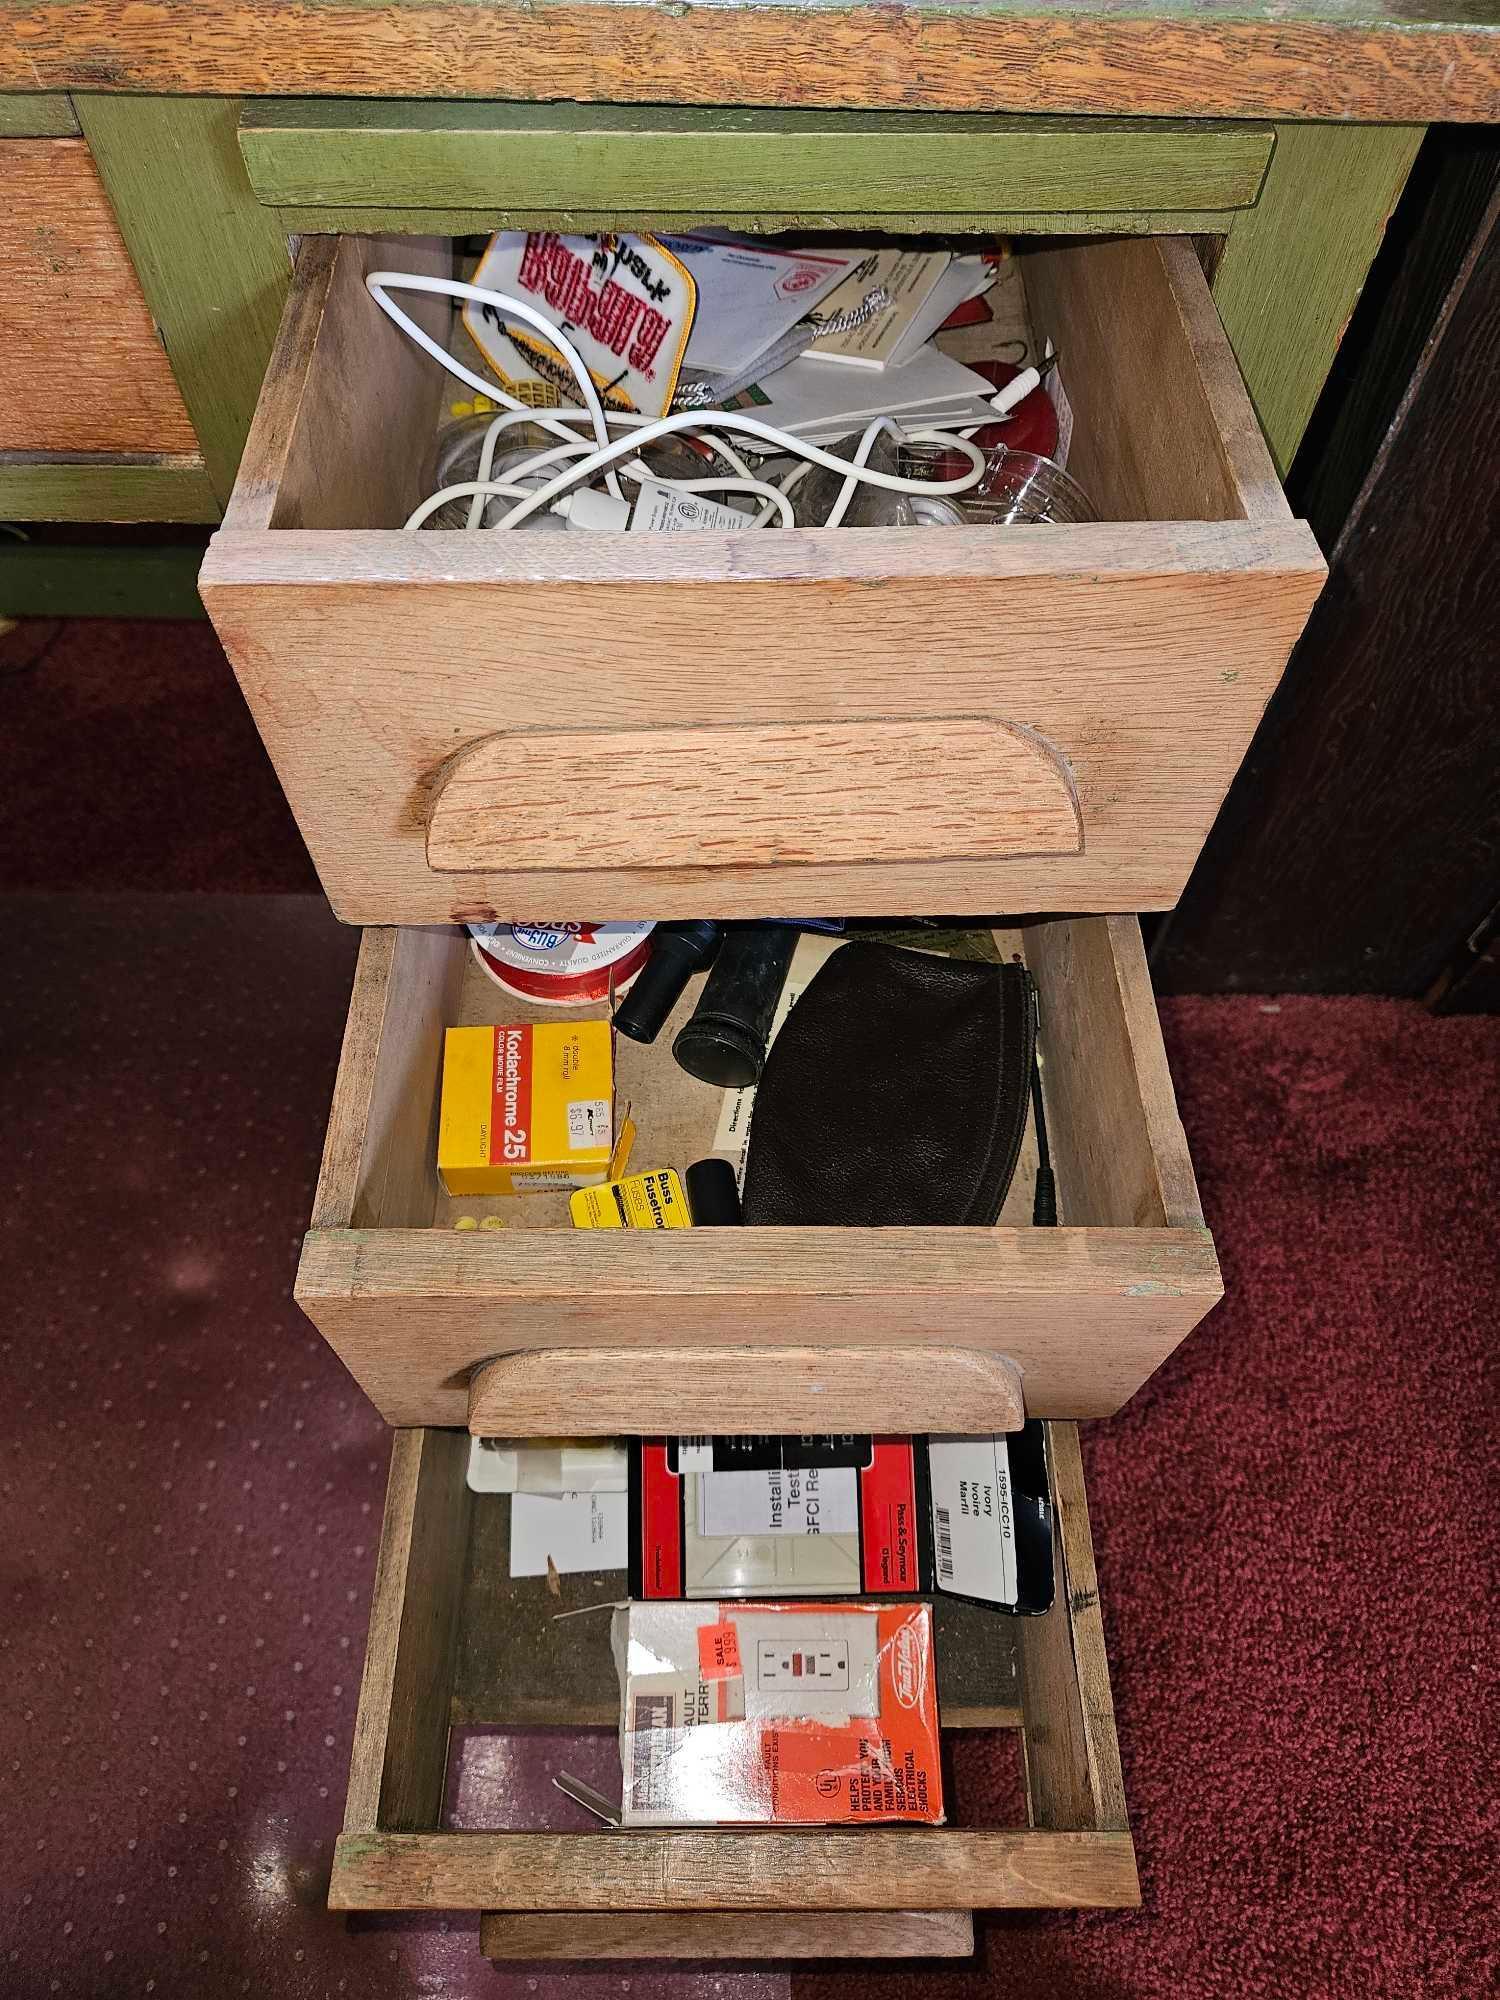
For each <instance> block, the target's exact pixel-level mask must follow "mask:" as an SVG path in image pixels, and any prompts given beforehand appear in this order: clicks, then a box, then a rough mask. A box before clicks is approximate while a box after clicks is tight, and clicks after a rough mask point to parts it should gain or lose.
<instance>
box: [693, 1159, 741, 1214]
mask: <svg viewBox="0 0 1500 2000" xmlns="http://www.w3.org/2000/svg"><path fill="white" fill-rule="evenodd" d="M685 1178H686V1180H687V1198H688V1209H689V1211H690V1212H691V1214H692V1218H693V1227H694V1229H737V1228H738V1227H739V1226H740V1225H741V1224H742V1223H743V1222H744V1220H745V1218H744V1215H743V1214H742V1213H741V1210H740V1190H739V1184H738V1182H737V1181H736V1180H735V1177H734V1168H733V1167H732V1166H730V1164H729V1162H728V1160H719V1159H709V1160H694V1162H693V1164H692V1165H691V1166H690V1167H689V1168H688V1170H687V1174H686V1177H685Z"/></svg>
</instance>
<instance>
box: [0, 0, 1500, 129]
mask: <svg viewBox="0 0 1500 2000" xmlns="http://www.w3.org/2000/svg"><path fill="white" fill-rule="evenodd" d="M6 30H7V32H6V34H5V36H4V37H3V38H0V88H6V89H21V90H68V89H79V90H90V91H95V90H99V89H101V88H104V89H109V90H125V91H129V90H136V91H140V90H161V91H199V92H230V93H240V92H244V93H247V94H251V95H257V94H258V95H288V96H294V95H304V96H354V97H388V96H409V97H431V96H433V95H434V94H439V95H441V94H454V95H462V96H473V97H501V98H526V97H530V98H595V99H602V100H605V101H610V100H618V101H625V100H634V101H638V102H655V103H676V102H681V103H690V104H724V105H734V104H744V103H747V102H748V103H757V104H767V103H769V104H775V105H798V104H803V105H820V104H829V105H868V106H872V107H881V106H890V107H893V108H897V109H909V110H928V109H931V110H979V111H1025V112H1033V111H1054V112H1071V111H1077V112H1086V113H1120V114H1125V115H1130V116H1136V117H1158V118H1160V117H1166V118H1170V117H1190V118H1196V117H1208V118H1215V117H1228V118H1235V117H1277V116H1282V117H1288V118H1331V119H1333V118H1337V119H1349V120H1358V119H1367V120H1372V121H1380V120H1396V119H1452V120H1477V121H1479V122H1485V121H1488V120H1493V119H1494V118H1495V117H1496V114H1497V106H1500V54H1497V50H1496V36H1495V33H1494V27H1493V22H1492V20H1491V19H1490V18H1489V17H1488V15H1487V14H1486V13H1484V12H1483V11H1482V10H1479V11H1476V10H1474V9H1471V8H1466V7H1464V6H1463V5H1461V4H1457V0H1455V4H1453V5H1452V6H1451V7H1447V8H1445V7H1443V6H1441V5H1427V4H1424V0H1384V4H1383V5H1381V6H1380V7H1379V8H1378V10H1377V9H1374V8H1371V9H1368V10H1366V9H1351V8H1348V7H1347V6H1344V5H1342V4H1340V0H1293V4H1291V5H1280V4H1276V3H1275V0H1197V4H1193V5H1185V4H1183V0H1155V4H1152V5H1142V6H1141V8H1140V10H1139V11H1138V12H1137V13H1135V14H1134V15H1123V14H1121V13H1119V12H1118V11H1117V10H1115V9H1112V8H1107V7H1105V6H1102V5H1101V6H1098V7H1077V6H1074V7H1069V6H1067V5H1066V4H1065V0H1062V4H1054V5H1051V6H1048V5H1046V4H1040V0H1012V3H1011V4H1004V0H998V3H997V0H991V4H989V5H986V6H984V7H974V8H964V9H963V10H961V11H958V12H955V11H953V10H952V9H951V8H947V7H944V6H943V5H942V4H941V0H915V3H914V4H912V5H909V6H904V7H902V8H900V9H890V10H886V9H882V8H872V7H869V6H862V5H857V4H850V0H840V3H839V4H833V5H829V6H821V7H820V6H811V5H806V6H784V7H776V6H739V7H733V8H727V7H710V8H699V7H694V8H689V9H687V10H685V11H683V12H680V13H679V12H677V11H676V10H675V9H674V10H670V11H669V10H664V9H659V8H653V7H646V6H642V5H639V4H606V3H605V0H559V4H556V5H552V6H549V7H548V9H547V32H546V33H545V35H542V34H538V32H537V27H536V19H535V15H534V13H533V12H532V10H531V9H530V8H528V7H524V6H521V5H517V4H515V0H486V4H481V5H477V6H476V5H463V4H461V0H410V3H409V4H400V0H256V4H254V5H251V4H248V0H156V4H154V5H151V6H132V7H121V6H119V5H118V4H117V0H15V4H12V5H11V6H10V7H9V8H8V9H7V12H6Z"/></svg>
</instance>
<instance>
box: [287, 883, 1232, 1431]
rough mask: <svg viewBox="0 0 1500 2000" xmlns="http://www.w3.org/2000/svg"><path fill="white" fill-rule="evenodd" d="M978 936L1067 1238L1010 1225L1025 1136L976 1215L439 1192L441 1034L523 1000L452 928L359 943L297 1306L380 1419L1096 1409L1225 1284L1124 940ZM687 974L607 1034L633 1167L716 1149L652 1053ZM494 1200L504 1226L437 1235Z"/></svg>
mask: <svg viewBox="0 0 1500 2000" xmlns="http://www.w3.org/2000/svg"><path fill="white" fill-rule="evenodd" d="M996 937H997V939H998V941H999V942H1000V945H1001V949H1002V951H1003V952H1005V953H1006V954H1012V953H1014V954H1018V955H1023V956H1024V958H1025V960H1026V962H1027V963H1028V965H1029V966H1030V968H1031V971H1032V973H1033V975H1034V977H1035V979H1036V982H1037V987H1038V993H1039V1001H1040V1011H1041V1021H1042V1035H1043V1051H1044V1057H1045V1067H1044V1070H1043V1078H1044V1092H1045V1098H1046V1105H1047V1120H1048V1127H1049V1133H1050V1138H1051V1150H1052V1159H1053V1165H1054V1167H1055V1170H1056V1175H1057V1185H1058V1199H1059V1205H1060V1214H1061V1221H1062V1225H1063V1226H1061V1227H1059V1228H1055V1229H1054V1228H1035V1227H1032V1226H1031V1212H1032V1211H1031V1191H1032V1184H1033V1180H1034V1174H1035V1153H1034V1151H1033V1150H1032V1147H1031V1141H1030V1139H1029V1137H1028V1142H1027V1148H1026V1150H1025V1151H1024V1152H1023V1156H1022V1161H1021V1165H1020V1167H1019V1169H1018V1171H1017V1174H1016V1177H1015V1181H1014V1183H1013V1185H1012V1189H1011V1193H1010V1196H1009V1198H1008V1200H1007V1203H1006V1206H1005V1209H1004V1211H1003V1212H1002V1215H1001V1218H1000V1224H999V1226H998V1227H996V1228H993V1229H966V1228H954V1229H911V1228H907V1229H789V1228H774V1229H773V1228H757V1229H715V1230H706V1229H705V1230H682V1231H677V1230H673V1231H667V1232H665V1233H661V1232H654V1231H653V1232H633V1231H623V1232H622V1231H615V1230H575V1229H573V1228H572V1227H571V1226H570V1224H569V1220H568V1211H567V1206H566V1197H565V1196H562V1195H543V1194H533V1195H524V1196H519V1197H506V1198H494V1199H491V1200H488V1201H484V1200H476V1199H475V1198H473V1197H469V1196H466V1197H462V1198H460V1199H452V1198H450V1197H448V1196H447V1195H445V1194H444V1193H443V1192H442V1190H441V1189H440V1187H439V1184H438V1181H437V1176H436V1171H435V1167H434V1158H435V1145H436V1125H437V1107H438V1094H439V1081H440V1074H441V1065H442V1042H443V1031H444V1029H445V1028H447V1027H449V1026H450V1025H455V1024H458V1023H461V1022H476V1021H477V1022H485V1021H490V1022H492V1021H496V1020H499V1019H507V1020H508V1019H512V1018H519V1017H522V1016H524V1013H525V1009H524V1008H523V1007H521V1006H520V1005H519V1003H516V1002H513V1001H511V1000H509V999H508V998H507V996H505V995H504V994H502V993H500V992H499V991H498V990H497V989H496V988H495V987H494V986H493V985H492V984H491V983H490V982H489V981H488V979H487V978H486V976H485V975H484V974H483V972H482V971H481V970H480V969H479V968H478V967H477V965H476V964H475V963H474V960H473V957H472V955H471V953H470V952H469V950H468V948H467V939H466V937H465V935H464V934H463V933H462V932H458V931H452V930H415V929H409V930H371V931H369V932H367V933H366V936H365V939H364V944H363V949H362V952H361V956H360V962H359V970H358V974H357V977H356V981H355V991H354V998H353V1002H352V1005H351V1008H350V1014H349V1025H348V1030H347V1033H346V1035H345V1040H344V1049H343V1055H342V1059H341V1062H340V1067H339V1076H338V1083H337V1088H336V1092H335V1098H334V1106H333V1113H332V1118H331V1121H330V1124H329V1131H328V1143H327V1149H326V1152H325V1154H324V1161H323V1172H322V1176H321V1179H320V1182H319V1187H318V1194H317V1200H316V1208H315V1213H314V1216H313V1227H312V1230H311V1232H310V1234H309V1235H308V1237H307V1240H306V1244H305V1247H304V1249H303V1253H302V1261H301V1268H300V1271H299V1274H298V1279H297V1297H298V1299H299V1301H300V1303H301V1305H302V1307H303V1309H304V1311H306V1312H307V1314H308V1315H309V1316H310V1318H312V1319H313V1321H314V1322H315V1323H316V1324H317V1326H318V1327H319V1329H320V1330H321V1331H322V1333H323V1334H324V1335H325V1336H326V1338H327V1339H328V1340H329V1341H330V1342H331V1343H332V1345H333V1346H334V1348H336V1349H337V1351H338V1353H339V1355H340V1357H341V1359H342V1360H343V1361H344V1363H345V1365H346V1366H347V1367H348V1368H349V1370H350V1372H351V1373H352V1374H353V1375H354V1377H355V1379H356V1380H357V1381H358V1382H359V1384H360V1386H361V1387H362V1388H363V1389H364V1391H365V1393H366V1394H367V1395H368V1396H369V1397H370V1398H371V1400H372V1401H373V1402H374V1403H375V1405H376V1407H377V1408H378V1409H379V1410H380V1411H381V1413H382V1415H383V1416H384V1417H385V1418H386V1419H387V1421H388V1422H390V1423H393V1424H463V1423H465V1422H472V1424H473V1426H474V1428H475V1429H476V1431H478V1432H481V1433H502V1434H514V1435H531V1436H546V1435H550V1434H555V1433H557V1432H559V1431H563V1432H569V1433H576V1432H594V1433H599V1434H608V1433H611V1432H615V1431H622V1430H623V1431H643V1432H652V1431H656V1430H663V1429H665V1430H671V1431H679V1432H680V1431H689V1432H691V1431H703V1430H712V1429H716V1428H717V1429H722V1428H724V1426H725V1422H726V1421H727V1419H726V1417H725V1412H726V1411H729V1410H733V1411H734V1413H735V1418H736V1421H735V1424H734V1426H733V1427H734V1428H737V1429H744V1430H769V1431H793V1432H801V1431H825V1430H837V1429H841V1428H848V1429H852V1430H860V1431H868V1430H876V1431H880V1430H891V1431H913V1430H916V1431H959V1432H962V1431H983V1430H997V1429H1003V1428H1006V1427H1007V1421H1008V1420H1007V1419H1006V1417H1005V1412H1006V1411H1007V1410H1009V1409H1011V1408H1012V1407H1013V1404H1014V1401H1015V1397H1014V1390H1015V1386H1016V1378H1017V1376H1018V1377H1019V1387H1020V1390H1021V1392H1022V1394H1023V1395H1024V1401H1025V1407H1026V1409H1027V1410H1028V1411H1029V1412H1030V1414H1032V1415H1034V1416H1042V1417H1077V1416H1104V1415H1108V1414H1109V1413H1110V1412H1111V1411H1113V1410H1116V1409H1118V1408H1119V1406H1120V1405H1121V1404H1122V1403H1123V1402H1124V1401H1125V1400H1126V1399H1127V1398H1128V1397H1129V1396H1131V1395H1132V1394H1133V1393H1134V1392H1135V1390H1136V1389H1137V1388H1138V1387H1139V1386H1140V1384H1141V1383H1142V1382H1143V1381H1144V1380H1145V1378H1146V1377H1147V1376H1148V1375H1149V1374H1150V1373H1151V1372H1152V1370H1153V1369H1154V1368H1156V1367H1157V1366H1158V1365H1159V1363H1160V1362H1161V1361H1162V1360H1163V1359H1164V1358H1165V1357H1166V1355H1167V1354H1169V1353H1170V1352H1171V1350H1172V1349H1173V1348H1174V1347H1175V1346H1176V1344H1177V1343H1178V1341H1179V1340H1181V1339H1182V1338H1183V1336H1184V1335H1185V1334H1186V1333H1187V1332H1188V1331H1189V1330H1190V1329H1191V1328H1192V1327H1193V1326H1195V1325H1196V1324H1197V1322H1198V1321H1199V1320H1200V1319H1201V1318H1202V1316H1203V1315H1204V1313H1206V1312H1207V1311H1208V1310H1209V1308H1210V1307H1211V1306H1212V1305H1213V1304H1214V1303H1215V1302H1216V1301H1217V1299H1218V1298H1219V1297H1220V1295H1221V1286H1220V1282H1219V1272H1218V1264H1217V1262H1216V1259H1215V1257H1214V1250H1213V1243H1212V1239H1211V1237H1210V1235H1209V1233H1208V1231H1207V1229H1206V1228H1205V1227H1204V1224H1203V1217H1202V1213H1201V1211H1200V1209H1199V1206H1198V1198H1197V1191H1196V1188H1195V1186H1194V1182H1193V1171H1192V1165H1191V1162H1190V1161H1189V1158H1188V1154H1187V1148H1186V1143H1185V1141H1184V1138H1183V1133H1182V1127H1181V1124H1180V1123H1179V1121H1178V1117H1177V1111H1176V1106H1175V1104H1174V1102H1173V1097H1172V1084H1171V1078H1170V1076H1169V1074H1168V1071H1167V1065H1166V1057H1165V1054H1164V1052H1163V1049H1162V1043H1161V1031H1160V1026H1159V1024H1158V1021H1157V1017H1156V1011H1155V1005H1154V1002H1153V1000H1152V995H1151V986H1150V981H1149V979H1148V977H1147V972H1146V965H1145V959H1144V955H1143V953H1142V949H1141V938H1140V929H1139V926H1138V925H1137V923H1136V921H1135V919H1134V918H1133V917H1131V918H1126V917H1083V918H1074V919H1071V920H1068V921H1051V922H1038V923H1030V924H1027V925H1026V926H1025V927H1024V928H1022V929H1020V930H1018V931H1010V932H997V933H996ZM696 986H697V982H695V983H694V985H693V986H691V987H690V988H689V991H688V993H687V994H686V995H685V996H684V998H683V1000H682V1001H681V1002H680V1003H679V1009H678V1014H677V1015H676V1016H675V1017H674V1020H673V1021H672V1022H669V1023H668V1026H667V1027H666V1028H665V1029H664V1030H663V1032H662V1034H661V1035H660V1036H659V1037H658V1039H657V1041H656V1042H655V1043H654V1044H652V1046H651V1047H649V1048H642V1047H640V1046H639V1045H638V1044H636V1043H632V1042H627V1041H626V1040H625V1039H624V1038H623V1037H621V1038H619V1041H618V1047H617V1057H616V1094H617V1097H618V1099H619V1101H620V1102H621V1104H622V1105H623V1104H625V1103H627V1102H628V1103H630V1104H631V1106H632V1109H633V1115H634V1118H635V1121H636V1123H637V1126H638V1128H639V1132H640V1137H639V1139H638V1141H637V1144H636V1152H635V1164H636V1165H638V1166H653V1167H660V1166H676V1167H678V1168H679V1169H681V1168H682V1167H684V1166H686V1164H687V1163H688V1162H690V1161H691V1160H693V1159H696V1158H698V1157H699V1156H700V1155H702V1154H703V1153H705V1152H707V1151H708V1150H709V1149H710V1146H711V1144H712V1140H713V1136H714V1131H715V1127H716V1124H717V1121H718V1115H719V1108H720V1093H719V1092H718V1091H716V1090H713V1089H710V1088H709V1087H707V1086H705V1085H701V1084H696V1083H693V1082H691V1081H690V1080H689V1079H686V1078H685V1077H684V1076H683V1074H682V1072H681V1071H680V1070H678V1069H677V1067H676V1064H675V1063H674V1061H673V1059H672V1055H671V1043H672V1039H673V1035H674V1033H675V1026H676V1022H677V1021H679V1020H681V1019H685V1018H686V1015H687V1013H688V1012H689V1011H690V1010H691V1008H692V1006H693V1004H694V1002H695V1000H696V997H697V996H696ZM601 1011H602V1010H601ZM487 1212H488V1213H492V1214H493V1215H494V1216H495V1217H498V1218H499V1219H501V1220H502V1221H503V1223H504V1225H505V1226H504V1227H502V1228H498V1229H490V1228H477V1227H475V1228H466V1229H457V1228H455V1227H454V1226H453V1225H454V1223H455V1221H456V1220H457V1218H458V1217H459V1216H460V1215H465V1216H468V1217H470V1218H473V1219H474V1220H476V1221H477V1220H478V1219H479V1218H480V1217H481V1216H484V1215H486V1213H487ZM663 1349H670V1350H671V1353H670V1355H665V1354H663V1352H662V1350H663ZM482 1363H487V1364H489V1365H488V1366H487V1367H486V1368H485V1369H484V1370H483V1372H482V1373H476V1371H478V1370H479V1367H480V1364H482Z"/></svg>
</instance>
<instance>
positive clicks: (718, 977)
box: [672, 924, 797, 1090]
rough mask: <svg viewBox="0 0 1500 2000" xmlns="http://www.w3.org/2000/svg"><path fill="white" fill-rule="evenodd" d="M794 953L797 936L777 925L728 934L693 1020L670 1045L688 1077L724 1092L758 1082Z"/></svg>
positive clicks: (751, 926) (739, 928)
mask: <svg viewBox="0 0 1500 2000" xmlns="http://www.w3.org/2000/svg"><path fill="white" fill-rule="evenodd" d="M796 949H797V932H796V931H794V930H792V929H790V928H783V927H778V926H776V925H774V924H742V925H739V926H737V927H736V928H735V929H733V930H731V931H729V932H728V933H727V935H726V936H725V939H724V942H723V944H722V945H721V946H720V947H719V955H718V957H717V958H716V959H715V960H714V969H713V971H712V972H710V974H709V975H708V978H707V980H706V981H705V982H704V987H703V991H702V992H701V993H700V994H699V996H698V1005H697V1006H696V1007H695V1008H694V1009H693V1014H692V1018H691V1019H690V1020H689V1021H687V1022H686V1023H685V1024H684V1026H683V1027H681V1028H680V1029H679V1030H678V1032H677V1039H676V1041H675V1042H674V1043H673V1044H672V1053H673V1055H674V1056H675V1057H676V1058H677V1061H678V1063H679V1064H680V1065H681V1066H682V1068H683V1069H685V1070H686V1071H687V1073H688V1075H689V1076H695V1077H697V1079H698V1081H699V1082H700V1083H716V1084H718V1085H719V1086H720V1088H721V1089H724V1090H743V1089H744V1088H745V1087H746V1086H747V1085H748V1084H752V1083H756V1082H758V1081H759V1079H760V1071H761V1065H762V1063H764V1061H765V1059H766V1043H767V1042H768V1041H769V1040H770V1036H771V1022H772V1020H773V1019H774V1018H775V1014H776V1002H777V1001H778V1000H779V999H780V998H781V989H782V986H783V985H784V984H785V981H786V975H787V968H788V967H789V966H790V964H791V962H792V953H793V952H794V951H795V950H796Z"/></svg>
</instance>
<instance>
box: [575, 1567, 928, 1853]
mask: <svg viewBox="0 0 1500 2000" xmlns="http://www.w3.org/2000/svg"><path fill="white" fill-rule="evenodd" d="M611 1636H612V1641H613V1645H614V1653H615V1665H616V1668H617V1669H618V1672H619V1676H620V1695H621V1709H620V1760H621V1764H622V1767H623V1772H624V1784H623V1792H622V1798H621V1824H622V1825H625V1826H716V1825H739V1826H744V1825H780V1826H808V1825H837V1824H850V1825H865V1824H874V1823H876V1822H879V1821H882V1820H920V1821H923V1822H925V1823H926V1824H928V1825H931V1826H937V1825H940V1824H941V1822H942V1818H943V1785H942V1774H941V1770H940V1767H939V1757H938V1720H937V1681H936V1676H935V1673H934V1669H933V1655H932V1611H931V1608H930V1606H928V1605H925V1604H757V1603H727V1602H726V1603H701V1604H680V1603H679V1604H624V1605H621V1606H620V1608H619V1609H618V1610H617V1611H616V1612H615V1614H614V1625H613V1630H612V1635H611Z"/></svg>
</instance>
